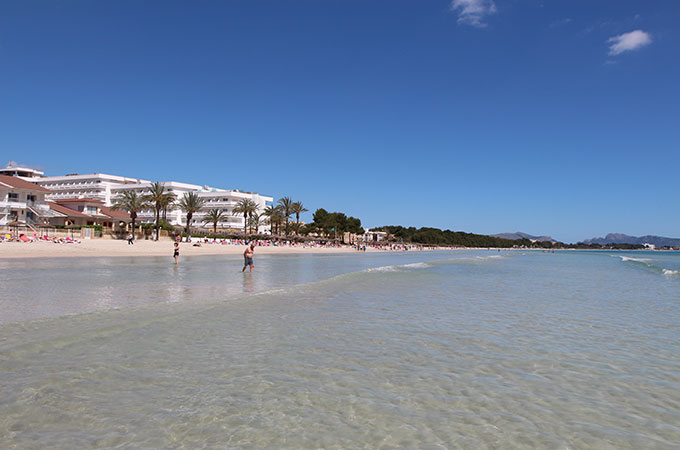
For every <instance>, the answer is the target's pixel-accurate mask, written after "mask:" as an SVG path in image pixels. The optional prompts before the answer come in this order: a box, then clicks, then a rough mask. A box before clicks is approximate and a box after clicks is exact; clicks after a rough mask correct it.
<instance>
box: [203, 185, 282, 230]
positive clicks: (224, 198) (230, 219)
mask: <svg viewBox="0 0 680 450" xmlns="http://www.w3.org/2000/svg"><path fill="white" fill-rule="evenodd" d="M198 196H199V197H201V198H202V199H203V200H204V201H205V204H204V205H203V208H201V210H200V211H199V212H198V213H196V214H194V217H193V218H192V221H191V225H192V226H194V227H198V228H207V229H210V228H212V226H213V225H212V223H211V222H208V223H206V222H204V219H205V216H206V215H207V214H208V211H210V210H211V209H220V210H222V212H223V213H224V215H225V216H226V220H225V221H223V222H220V223H218V224H217V227H218V228H236V229H239V230H241V229H243V226H244V225H245V223H244V221H245V219H244V217H243V215H241V214H237V215H234V213H233V210H234V207H235V206H236V205H237V204H238V202H239V201H241V200H243V199H250V200H252V201H253V202H255V204H256V205H257V206H258V210H257V213H258V214H262V212H263V211H264V209H265V208H266V207H267V206H268V205H271V204H272V202H273V201H274V198H273V197H267V196H265V195H260V194H257V193H254V192H241V191H226V190H217V189H215V190H204V191H200V192H199V193H198ZM270 229H271V227H270V226H269V225H260V227H259V231H260V232H268V231H269V230H270Z"/></svg>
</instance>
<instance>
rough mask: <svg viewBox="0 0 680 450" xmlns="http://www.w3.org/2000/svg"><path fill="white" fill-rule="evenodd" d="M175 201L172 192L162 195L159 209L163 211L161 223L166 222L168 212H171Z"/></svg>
mask: <svg viewBox="0 0 680 450" xmlns="http://www.w3.org/2000/svg"><path fill="white" fill-rule="evenodd" d="M175 200H177V196H176V195H175V194H173V193H172V192H168V193H167V194H163V200H162V201H161V209H162V211H163V222H167V221H168V211H172V209H173V207H174V206H175V205H174V203H175Z"/></svg>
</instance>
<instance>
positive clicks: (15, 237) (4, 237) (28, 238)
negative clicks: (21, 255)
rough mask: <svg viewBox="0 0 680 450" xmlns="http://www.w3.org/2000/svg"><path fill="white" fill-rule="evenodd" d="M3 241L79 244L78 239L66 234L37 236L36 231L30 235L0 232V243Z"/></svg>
mask: <svg viewBox="0 0 680 450" xmlns="http://www.w3.org/2000/svg"><path fill="white" fill-rule="evenodd" d="M3 242H23V243H31V242H51V243H54V244H80V240H79V239H73V238H70V237H68V236H67V237H57V236H47V235H42V236H39V235H37V234H36V233H32V235H27V234H26V233H19V234H10V233H5V234H0V243H3Z"/></svg>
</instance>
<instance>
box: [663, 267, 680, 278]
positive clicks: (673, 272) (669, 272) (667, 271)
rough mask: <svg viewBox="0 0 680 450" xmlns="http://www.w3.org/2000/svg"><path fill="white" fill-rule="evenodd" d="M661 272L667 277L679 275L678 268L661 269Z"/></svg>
mask: <svg viewBox="0 0 680 450" xmlns="http://www.w3.org/2000/svg"><path fill="white" fill-rule="evenodd" d="M663 274H664V275H666V276H668V277H670V276H673V275H680V270H671V269H663Z"/></svg>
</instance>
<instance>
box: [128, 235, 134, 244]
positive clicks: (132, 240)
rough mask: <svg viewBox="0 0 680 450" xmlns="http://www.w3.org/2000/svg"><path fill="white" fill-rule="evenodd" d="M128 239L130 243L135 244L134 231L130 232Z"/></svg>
mask: <svg viewBox="0 0 680 450" xmlns="http://www.w3.org/2000/svg"><path fill="white" fill-rule="evenodd" d="M127 241H128V245H135V236H134V235H133V234H132V233H130V234H128V239H127Z"/></svg>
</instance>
